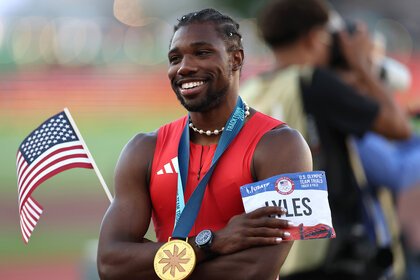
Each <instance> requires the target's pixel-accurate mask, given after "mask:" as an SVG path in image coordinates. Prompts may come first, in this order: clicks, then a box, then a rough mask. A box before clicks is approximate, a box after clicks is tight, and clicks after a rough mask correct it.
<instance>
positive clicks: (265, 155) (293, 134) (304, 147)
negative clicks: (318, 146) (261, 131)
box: [253, 126, 312, 181]
mask: <svg viewBox="0 0 420 280" xmlns="http://www.w3.org/2000/svg"><path fill="white" fill-rule="evenodd" d="M253 170H254V177H255V179H256V180H257V181H261V180H264V179H266V178H269V177H272V176H275V175H279V174H285V173H297V172H307V171H312V155H311V152H310V149H309V147H308V144H307V143H306V141H305V140H304V139H303V137H302V135H301V134H300V133H299V132H298V131H297V130H294V129H291V128H289V127H287V126H283V127H281V128H278V129H274V130H271V131H268V132H267V133H266V134H265V135H264V136H263V137H262V138H261V140H260V141H259V143H258V145H257V148H256V149H255V152H254V156H253Z"/></svg>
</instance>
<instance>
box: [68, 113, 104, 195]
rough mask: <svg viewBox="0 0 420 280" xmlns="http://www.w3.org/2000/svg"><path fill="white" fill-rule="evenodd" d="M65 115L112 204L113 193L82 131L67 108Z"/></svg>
mask: <svg viewBox="0 0 420 280" xmlns="http://www.w3.org/2000/svg"><path fill="white" fill-rule="evenodd" d="M64 113H65V114H66V116H67V118H68V119H69V121H70V123H71V125H72V126H73V128H74V131H75V132H76V135H77V137H78V138H79V141H80V142H81V143H82V146H83V148H84V149H85V150H86V154H87V156H88V158H89V160H90V162H91V163H92V166H93V169H94V170H95V172H96V175H97V176H98V178H99V181H100V182H101V184H102V187H103V189H104V191H105V193H106V196H107V197H108V199H109V201H110V202H112V195H111V192H110V191H109V189H108V187H107V185H106V183H105V181H104V178H103V177H102V175H101V172H100V171H99V169H98V166H97V165H96V163H95V161H94V160H93V157H92V155H91V154H90V152H89V149H88V147H87V145H86V143H85V141H84V140H83V137H82V134H80V131H79V129H78V128H77V126H76V123H75V122H74V120H73V118H72V117H71V115H70V112H69V110H68V109H67V108H64Z"/></svg>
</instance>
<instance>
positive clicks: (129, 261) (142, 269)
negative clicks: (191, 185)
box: [98, 134, 162, 279]
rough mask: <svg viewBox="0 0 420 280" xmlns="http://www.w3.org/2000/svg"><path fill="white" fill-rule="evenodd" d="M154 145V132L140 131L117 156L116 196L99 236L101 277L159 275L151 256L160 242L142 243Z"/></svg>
mask: <svg viewBox="0 0 420 280" xmlns="http://www.w3.org/2000/svg"><path fill="white" fill-rule="evenodd" d="M155 146H156V135H155V134H139V135H137V136H136V137H134V138H133V139H132V140H131V141H130V142H129V143H128V144H127V146H126V147H125V148H124V150H123V152H122V154H121V156H120V159H119V161H118V164H117V167H116V170H115V179H114V181H115V198H114V201H113V202H112V204H111V206H110V207H109V209H108V211H107V213H106V215H105V217H104V220H103V222H102V226H101V233H100V237H99V247H98V271H99V275H100V277H101V279H158V278H157V276H156V275H155V272H154V269H153V258H154V255H155V253H156V251H157V250H158V248H159V247H160V246H161V245H162V244H160V243H155V242H144V243H143V241H144V240H143V237H144V235H145V233H146V231H147V229H148V226H149V223H150V217H151V202H150V196H149V191H148V182H147V181H148V170H149V169H150V168H151V167H150V165H151V163H152V159H153V153H154V148H155Z"/></svg>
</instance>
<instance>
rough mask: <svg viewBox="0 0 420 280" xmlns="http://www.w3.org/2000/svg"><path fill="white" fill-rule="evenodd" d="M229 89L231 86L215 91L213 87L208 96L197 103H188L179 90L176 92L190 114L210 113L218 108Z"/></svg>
mask: <svg viewBox="0 0 420 280" xmlns="http://www.w3.org/2000/svg"><path fill="white" fill-rule="evenodd" d="M228 89H229V85H228V84H227V85H226V86H225V87H224V88H222V89H220V90H218V91H213V90H212V88H211V86H210V87H209V89H208V90H207V91H206V94H205V95H204V97H203V98H201V99H200V100H198V101H197V102H188V101H186V100H185V99H184V98H183V97H182V95H181V93H180V92H179V90H178V89H177V90H175V94H176V97H177V98H178V100H179V102H181V105H182V106H184V108H185V109H187V110H188V111H189V112H203V113H204V112H208V111H210V110H211V109H213V108H215V107H217V106H218V105H219V104H220V102H221V100H222V98H223V97H224V96H225V95H226V93H227V91H228Z"/></svg>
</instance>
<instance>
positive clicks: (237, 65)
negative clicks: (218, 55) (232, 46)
mask: <svg viewBox="0 0 420 280" xmlns="http://www.w3.org/2000/svg"><path fill="white" fill-rule="evenodd" d="M243 63H244V50H242V49H240V50H237V51H234V52H232V70H233V71H238V70H241V68H242V65H243Z"/></svg>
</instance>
